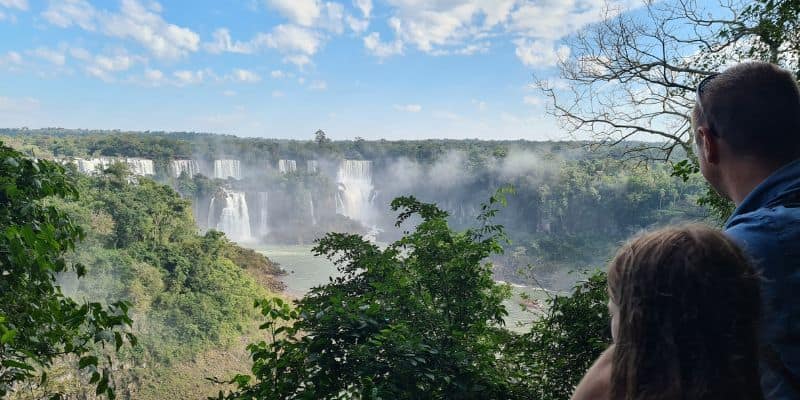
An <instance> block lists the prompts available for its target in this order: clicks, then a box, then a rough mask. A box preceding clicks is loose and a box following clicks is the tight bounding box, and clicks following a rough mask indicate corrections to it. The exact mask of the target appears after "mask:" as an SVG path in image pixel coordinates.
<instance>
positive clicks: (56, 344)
mask: <svg viewBox="0 0 800 400" xmlns="http://www.w3.org/2000/svg"><path fill="white" fill-rule="evenodd" d="M51 196H56V197H60V198H65V199H77V198H78V196H79V194H78V191H77V190H76V188H75V187H74V186H73V185H72V184H71V183H70V181H69V178H68V176H67V175H66V174H65V171H64V169H63V167H61V166H60V165H57V164H55V163H53V162H50V161H46V160H38V161H37V160H32V159H29V158H26V157H24V156H23V155H22V154H20V153H19V152H17V151H15V150H13V149H11V148H9V147H6V146H4V145H2V143H0V276H2V279H0V397H4V396H5V395H6V394H7V393H8V392H9V391H10V390H12V389H13V388H14V386H15V385H18V384H21V383H23V382H30V380H31V379H32V378H33V377H34V376H35V375H36V374H37V368H38V369H43V370H45V371H44V372H42V373H41V382H45V381H46V377H47V374H46V369H47V367H49V366H50V365H52V363H53V362H54V361H55V360H57V359H59V358H60V357H63V356H75V357H78V358H79V361H78V367H79V368H80V369H81V370H83V371H86V372H88V373H90V374H91V379H90V383H92V384H96V386H97V390H96V391H97V393H98V394H100V393H105V394H107V395H108V396H109V397H112V398H113V397H114V390H113V388H112V387H111V386H110V384H109V383H110V380H109V372H110V363H111V361H110V358H108V362H101V360H100V359H99V358H98V357H97V355H96V354H97V353H95V352H94V351H95V350H96V349H97V348H96V347H95V345H96V344H97V345H105V344H107V343H108V344H110V343H113V344H114V345H115V347H116V349H117V350H118V349H119V348H120V347H121V346H122V345H123V336H126V337H127V339H128V340H130V341H131V342H135V337H134V336H133V335H132V334H130V333H129V332H125V329H124V328H125V327H126V326H130V324H131V322H132V321H131V319H130V318H129V317H128V313H127V311H128V305H127V303H124V302H117V303H113V304H111V305H109V306H103V305H101V304H99V303H83V304H80V303H78V302H76V301H75V300H73V299H71V298H68V297H66V296H64V295H63V294H62V292H61V289H60V287H59V286H58V285H57V283H56V274H58V273H63V272H67V271H74V272H76V273H77V275H78V276H82V275H83V274H84V273H85V268H84V267H83V266H82V265H80V264H73V265H70V264H68V263H67V262H66V261H65V258H64V256H65V253H67V252H68V251H70V250H74V248H75V245H76V243H77V242H78V241H80V240H81V239H83V237H84V232H83V229H82V228H81V227H79V226H77V225H75V224H74V223H73V222H72V221H71V220H70V219H69V217H68V216H67V215H66V214H65V212H63V211H61V210H59V209H58V208H56V207H55V206H53V205H51V204H48V203H47V201H46V199H47V198H48V197H51Z"/></svg>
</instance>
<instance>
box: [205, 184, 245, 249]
mask: <svg viewBox="0 0 800 400" xmlns="http://www.w3.org/2000/svg"><path fill="white" fill-rule="evenodd" d="M221 194H222V197H223V199H224V201H225V203H224V207H223V208H222V212H221V213H220V215H219V219H218V222H217V224H216V226H215V225H214V220H213V216H212V215H213V213H214V201H215V200H216V199H215V198H212V199H211V205H210V206H209V217H208V221H209V226H212V227H213V226H215V227H216V229H217V230H219V231H220V232H224V233H225V235H227V236H228V238H229V239H231V240H233V241H235V242H246V241H250V240H252V238H253V236H252V234H251V232H250V212H249V211H248V209H247V198H246V196H245V193H244V192H237V191H233V190H227V189H222V190H221ZM215 197H216V196H215Z"/></svg>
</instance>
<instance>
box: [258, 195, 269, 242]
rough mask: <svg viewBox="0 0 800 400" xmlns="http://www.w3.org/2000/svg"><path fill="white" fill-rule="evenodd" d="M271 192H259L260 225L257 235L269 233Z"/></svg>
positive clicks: (262, 235)
mask: <svg viewBox="0 0 800 400" xmlns="http://www.w3.org/2000/svg"><path fill="white" fill-rule="evenodd" d="M269 232H270V229H269V192H258V226H257V227H256V235H257V236H258V237H259V238H263V237H264V236H267V235H269Z"/></svg>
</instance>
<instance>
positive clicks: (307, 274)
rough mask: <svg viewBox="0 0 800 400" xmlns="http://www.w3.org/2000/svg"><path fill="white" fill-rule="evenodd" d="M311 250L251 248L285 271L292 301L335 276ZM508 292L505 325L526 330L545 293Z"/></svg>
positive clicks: (534, 290)
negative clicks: (524, 308) (511, 293)
mask: <svg viewBox="0 0 800 400" xmlns="http://www.w3.org/2000/svg"><path fill="white" fill-rule="evenodd" d="M312 247H313V246H302V245H262V246H255V247H253V248H254V249H255V250H256V251H258V252H260V253H262V254H264V255H265V256H267V257H269V259H270V260H272V261H274V262H277V263H278V264H280V265H281V267H282V268H283V269H285V270H286V275H284V276H282V277H281V280H282V281H283V283H285V284H286V293H287V294H288V295H289V296H291V297H293V298H299V297H302V296H303V295H305V294H306V293H308V292H309V291H310V290H311V289H312V288H313V287H315V286H319V285H322V284H325V283H327V282H329V281H330V278H332V277H336V276H339V272H338V271H337V270H336V267H335V266H334V265H333V263H331V262H330V261H328V260H327V259H325V258H324V257H316V256H314V254H313V253H312V252H311V249H312ZM511 289H512V292H513V296H512V298H510V299H508V300H506V301H505V303H504V304H505V306H506V310H507V311H508V317H506V326H507V327H508V328H509V329H512V330H514V331H519V332H523V331H527V330H526V329H525V327H524V326H520V324H526V323H528V322H531V321H533V320H534V319H535V318H536V317H537V316H538V315H539V313H540V311H538V307H539V306H541V307H543V306H545V303H546V299H547V294H546V293H545V292H544V291H542V290H539V289H537V288H532V287H530V286H522V285H512V286H511ZM523 293H524V294H525V295H527V296H529V298H530V300H529V301H526V300H524V299H523V297H522V294H523ZM522 304H528V306H527V310H523V305H522ZM534 304H535V305H534Z"/></svg>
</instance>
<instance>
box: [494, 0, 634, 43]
mask: <svg viewBox="0 0 800 400" xmlns="http://www.w3.org/2000/svg"><path fill="white" fill-rule="evenodd" d="M641 3H642V2H641V1H637V0H610V1H606V0H571V1H553V0H545V1H526V2H524V3H522V4H520V6H519V7H518V8H516V9H515V10H514V12H513V13H512V14H511V18H510V21H509V25H510V28H511V30H513V31H514V32H518V33H522V34H524V35H525V36H528V37H535V38H539V39H550V40H556V39H560V38H562V37H564V36H566V35H569V34H571V33H573V32H576V31H578V30H579V29H581V28H583V27H584V26H586V25H588V24H591V23H594V22H599V21H602V20H603V18H607V17H610V16H613V15H614V14H615V13H618V12H621V11H624V10H626V9H630V8H631V7H633V6H636V5H641Z"/></svg>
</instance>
